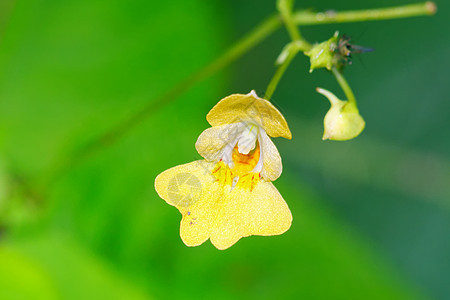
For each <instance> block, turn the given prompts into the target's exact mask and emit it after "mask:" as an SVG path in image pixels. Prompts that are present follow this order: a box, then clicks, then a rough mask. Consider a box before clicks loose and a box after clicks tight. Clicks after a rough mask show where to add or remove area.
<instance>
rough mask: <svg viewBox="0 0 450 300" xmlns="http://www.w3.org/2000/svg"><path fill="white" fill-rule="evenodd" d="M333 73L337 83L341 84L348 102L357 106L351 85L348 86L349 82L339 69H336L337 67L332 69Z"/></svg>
mask: <svg viewBox="0 0 450 300" xmlns="http://www.w3.org/2000/svg"><path fill="white" fill-rule="evenodd" d="M331 71H332V72H333V75H334V77H336V80H337V82H338V83H339V85H340V86H341V88H342V90H343V91H344V93H345V96H346V98H347V100H348V102H349V103H354V104H356V98H355V95H354V94H353V91H352V89H351V88H350V85H349V84H348V82H347V80H345V78H344V76H343V75H342V73H341V72H339V71H338V69H336V67H333V68H331Z"/></svg>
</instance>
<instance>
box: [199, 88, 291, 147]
mask: <svg viewBox="0 0 450 300" xmlns="http://www.w3.org/2000/svg"><path fill="white" fill-rule="evenodd" d="M206 119H207V120H208V122H209V124H211V126H221V125H224V124H230V123H238V122H251V123H256V124H257V125H259V126H261V127H262V128H264V130H265V131H266V132H267V134H268V135H270V136H272V137H279V136H281V137H284V138H287V139H291V138H292V134H291V131H290V130H289V127H288V125H287V122H286V120H285V119H284V117H283V115H282V114H281V113H280V111H279V110H278V109H277V108H276V107H275V106H273V104H272V103H270V102H269V101H267V100H265V99H262V98H259V97H258V96H257V95H256V93H255V92H254V91H251V92H250V93H248V94H246V95H244V94H233V95H230V96H228V97H225V98H223V99H222V100H220V101H219V102H218V103H217V104H216V105H215V106H214V107H213V108H212V109H211V110H210V112H209V113H208V115H207V116H206Z"/></svg>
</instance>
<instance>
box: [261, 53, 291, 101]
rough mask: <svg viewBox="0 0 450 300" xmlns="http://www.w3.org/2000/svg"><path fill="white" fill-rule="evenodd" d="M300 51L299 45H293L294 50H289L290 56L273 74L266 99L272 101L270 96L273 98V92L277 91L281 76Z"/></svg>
mask: <svg viewBox="0 0 450 300" xmlns="http://www.w3.org/2000/svg"><path fill="white" fill-rule="evenodd" d="M299 51H300V48H298V47H292V50H291V51H289V54H288V56H287V57H286V59H285V60H284V62H283V63H282V64H281V65H280V66H279V67H278V69H277V70H276V71H275V74H274V75H273V77H272V79H271V80H270V82H269V85H268V86H267V89H266V93H265V95H264V99H266V100H267V101H270V98H272V95H273V93H274V92H275V89H276V88H277V86H278V83H279V82H280V80H281V77H283V74H284V72H285V71H286V69H287V67H288V66H289V64H290V63H291V61H292V60H293V59H294V57H295V56H296V55H297V53H298V52H299Z"/></svg>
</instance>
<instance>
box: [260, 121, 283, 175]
mask: <svg viewBox="0 0 450 300" xmlns="http://www.w3.org/2000/svg"><path fill="white" fill-rule="evenodd" d="M259 136H260V141H259V142H260V145H261V153H262V159H263V168H262V170H261V176H262V177H263V178H265V179H266V180H270V181H274V180H276V179H277V178H278V177H280V175H281V172H282V171H283V165H282V164H281V156H280V153H278V149H277V147H276V146H275V145H274V144H273V142H272V140H271V139H270V138H269V137H268V136H267V134H266V133H265V132H264V131H262V130H261V132H260V135H259Z"/></svg>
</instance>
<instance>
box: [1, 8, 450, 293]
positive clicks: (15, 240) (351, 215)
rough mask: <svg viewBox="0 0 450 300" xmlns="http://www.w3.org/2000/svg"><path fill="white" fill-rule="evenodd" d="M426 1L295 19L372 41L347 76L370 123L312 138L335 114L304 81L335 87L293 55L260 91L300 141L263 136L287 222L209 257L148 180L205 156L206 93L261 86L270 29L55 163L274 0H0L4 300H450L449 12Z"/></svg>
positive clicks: (315, 30) (276, 40)
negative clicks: (199, 144)
mask: <svg viewBox="0 0 450 300" xmlns="http://www.w3.org/2000/svg"><path fill="white" fill-rule="evenodd" d="M298 2H299V3H297V8H311V9H316V10H324V9H336V10H344V9H364V8H372V7H380V6H392V5H401V4H407V3H410V2H409V1H407V0H395V1H392V0H391V1H387V0H376V1H375V0H368V1H364V2H361V1H356V0H345V1H339V2H335V1H331V0H324V1H313V0H305V1H298ZM436 3H437V5H438V13H437V14H436V15H435V16H433V17H416V18H410V19H401V20H390V21H378V22H363V23H354V24H336V25H321V26H305V27H303V28H302V30H303V33H304V36H305V37H306V38H307V39H308V40H310V41H311V42H319V41H322V40H325V39H328V38H329V37H330V36H331V35H332V34H333V33H334V31H335V30H339V31H340V32H341V33H346V34H348V35H350V36H352V37H353V38H354V43H356V44H360V45H364V46H370V47H373V48H375V52H373V53H368V54H364V55H361V56H360V57H359V58H358V57H355V58H354V63H353V65H352V66H350V67H348V68H347V69H346V73H345V74H346V77H347V79H348V80H349V82H350V84H351V86H352V87H353V89H354V92H355V94H356V96H357V99H358V101H359V108H360V111H361V114H362V115H363V116H364V118H365V119H366V122H367V127H366V129H365V131H364V132H363V134H362V135H361V136H360V137H358V138H357V139H355V140H352V141H349V142H329V141H328V142H323V141H322V140H321V136H322V130H323V127H322V126H323V125H322V120H323V117H324V115H325V113H326V111H327V110H328V107H329V104H328V102H327V100H326V99H325V98H324V97H323V96H321V95H319V94H317V93H316V92H315V91H314V90H315V87H317V86H320V87H323V88H326V89H330V90H332V91H334V92H335V93H336V94H337V95H340V96H342V93H341V91H340V89H339V87H338V85H337V84H336V83H335V81H334V79H333V77H332V76H331V75H330V74H329V73H328V72H326V71H324V70H316V71H314V72H313V73H312V74H309V73H308V69H309V64H308V60H307V59H306V57H304V56H303V55H299V56H298V57H297V58H296V59H295V61H294V62H293V64H292V65H291V66H290V68H289V69H288V71H287V73H286V74H285V76H284V78H283V80H282V81H281V83H280V85H279V87H278V89H277V91H276V92H275V95H274V97H273V102H274V103H275V104H276V105H277V106H278V107H279V109H280V110H281V111H282V112H283V113H284V114H285V117H286V119H287V121H288V123H289V125H290V127H291V131H292V133H293V136H294V138H293V140H292V141H287V140H282V139H276V140H275V143H276V145H277V146H278V148H279V151H280V153H281V155H282V158H283V162H284V173H283V175H282V177H281V178H280V179H279V180H277V181H276V182H275V185H276V186H277V188H278V189H279V190H280V192H281V193H282V195H283V196H284V198H285V200H286V202H287V203H288V205H289V206H290V208H291V210H292V214H293V216H294V222H293V224H292V227H291V229H290V230H289V231H288V232H287V233H285V234H284V235H281V236H276V237H250V238H245V239H242V240H241V241H239V242H238V243H237V244H236V245H234V246H233V247H231V248H230V249H228V250H226V251H219V250H216V249H215V248H214V247H213V246H212V245H211V244H210V243H209V242H206V243H205V244H204V245H202V246H200V247H195V248H188V247H186V246H185V245H184V244H183V243H182V241H181V239H180V237H179V234H178V232H179V221H180V218H181V216H180V214H179V213H178V211H177V210H176V209H175V208H173V207H171V206H169V205H167V204H166V203H165V202H164V201H163V200H162V199H160V198H159V197H158V195H157V194H156V192H155V191H154V187H153V184H154V179H155V177H156V175H157V174H158V173H160V172H161V171H163V170H165V169H167V168H169V167H172V166H175V165H178V164H183V163H187V162H189V161H192V160H196V159H199V158H200V156H199V155H198V154H197V153H196V151H195V148H194V143H195V141H196V139H197V137H198V135H199V134H200V133H201V132H202V131H203V130H204V129H205V128H207V127H208V126H209V125H208V124H207V122H206V119H205V116H206V113H207V112H208V111H209V109H210V108H211V107H212V106H213V105H214V104H215V103H216V102H217V101H218V100H219V99H221V98H222V97H224V96H226V95H228V94H231V93H247V92H249V91H250V90H252V89H255V90H256V91H257V92H258V94H260V95H262V94H263V93H264V90H265V88H266V85H267V83H268V82H269V80H270V78H271V76H272V75H273V72H274V61H275V58H276V57H277V55H278V53H279V52H280V50H281V48H282V47H283V46H284V45H285V44H286V43H287V42H288V35H287V33H286V32H285V30H284V29H283V28H281V29H280V30H278V31H277V32H276V33H275V34H274V35H273V36H271V37H270V38H269V39H267V40H266V41H264V42H263V43H262V44H260V45H259V46H258V47H256V48H255V49H253V50H252V51H250V52H249V53H247V54H246V55H244V56H243V57H242V58H240V59H239V60H238V61H236V62H235V63H233V64H232V65H230V66H228V67H227V68H225V69H224V70H221V71H220V72H218V73H217V74H215V75H214V76H212V77H210V78H208V79H207V80H206V81H202V82H201V83H199V84H197V85H195V86H194V87H193V88H191V89H190V90H189V91H188V92H186V93H184V94H183V95H182V96H181V97H178V98H177V99H176V100H175V101H173V102H170V103H169V102H168V103H167V104H166V105H163V106H160V107H156V108H154V111H153V112H152V114H151V115H150V116H149V117H148V118H146V119H145V120H143V121H142V122H140V123H139V124H137V126H135V127H134V128H132V129H131V130H128V131H127V132H126V133H125V134H124V135H123V136H121V137H120V138H119V139H118V140H116V141H114V143H110V144H108V143H105V144H100V146H99V147H97V148H98V149H97V151H95V152H94V153H92V155H89V156H83V157H82V158H81V159H80V160H78V161H77V162H76V163H74V164H66V162H67V158H68V157H73V156H76V155H77V153H79V151H80V149H83V147H85V145H86V144H88V143H89V141H91V140H92V138H94V137H96V136H98V135H100V134H101V133H103V132H105V131H106V130H108V129H110V128H111V127H113V126H115V125H116V124H118V123H120V122H121V121H123V120H125V119H127V118H128V117H129V116H130V115H132V114H133V113H134V112H136V111H138V110H139V109H140V108H141V107H144V106H145V105H147V104H148V103H150V102H151V101H154V99H156V97H157V96H159V95H161V94H162V93H164V92H165V91H167V90H169V89H170V88H171V87H172V86H174V85H175V84H176V83H177V82H179V81H180V80H182V79H184V78H186V77H187V76H188V75H189V74H191V73H193V72H194V71H196V70H198V69H200V68H201V67H202V66H204V65H206V64H207V63H208V62H210V61H211V60H213V59H214V58H216V57H217V56H219V55H220V54H221V53H223V52H224V50H225V49H227V48H228V47H230V46H231V45H232V44H233V43H234V42H235V41H236V40H237V39H238V38H240V37H241V36H242V35H244V34H245V33H246V32H248V31H249V30H250V29H252V28H253V27H254V26H255V25H256V24H258V23H259V22H260V21H261V20H262V19H264V18H265V17H267V16H269V15H270V14H272V13H273V12H274V11H275V3H274V1H256V0H254V1H249V0H246V1H238V0H232V1H224V0H222V1H219V0H215V1H201V0H191V1H184V0H173V1H147V0H136V1H121V0H77V1H75V0H73V1H72V0H64V1H49V0H40V1H17V2H14V1H12V0H1V2H0V34H1V35H0V299H181V298H188V299H190V298H203V299H230V298H233V299H450V171H449V170H450V164H449V156H448V154H449V152H450V140H449V139H450V134H449V129H448V128H449V127H450V120H449V111H450V105H449V103H450V102H449V100H450V99H449V95H450V87H449V86H450V85H449V75H448V69H449V67H450V58H449V57H450V56H449V53H450V36H449V30H448V28H449V27H448V19H449V18H450V12H449V9H450V2H449V1H447V0H437V1H436ZM77 151H78V152H77ZM65 165H68V166H69V167H66V168H62V167H61V166H65ZM49 178H51V179H52V180H50V179H49Z"/></svg>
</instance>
